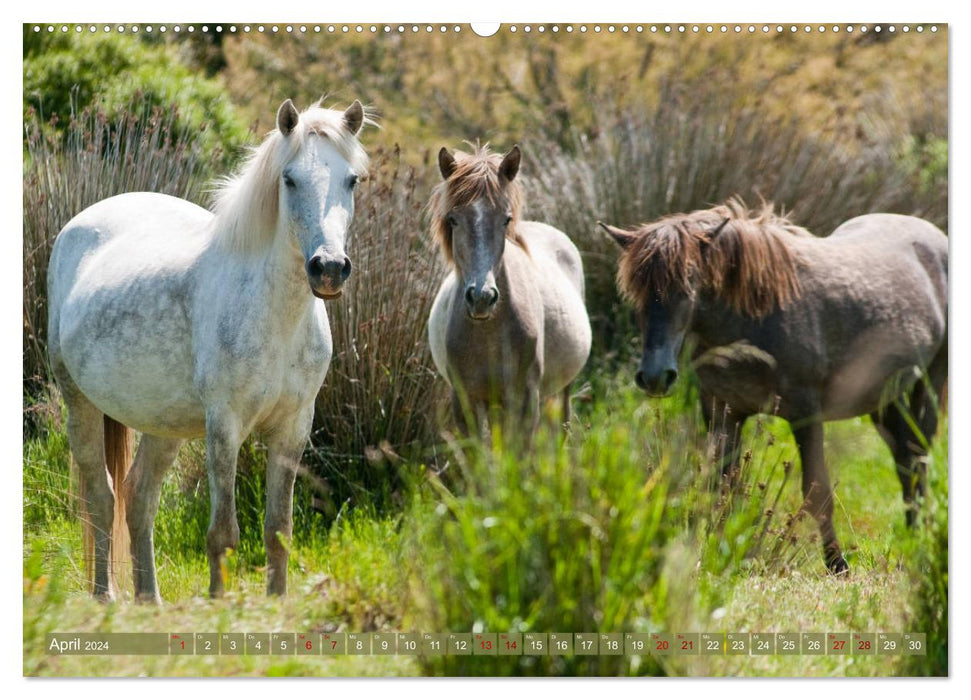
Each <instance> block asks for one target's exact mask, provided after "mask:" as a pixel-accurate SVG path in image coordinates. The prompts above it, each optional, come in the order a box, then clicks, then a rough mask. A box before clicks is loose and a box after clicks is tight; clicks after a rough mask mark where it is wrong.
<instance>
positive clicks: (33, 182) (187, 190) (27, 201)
mask: <svg viewBox="0 0 971 700" xmlns="http://www.w3.org/2000/svg"><path fill="white" fill-rule="evenodd" d="M178 114H179V111H178V107H177V106H174V105H173V106H172V107H170V108H168V109H162V108H160V107H157V106H156V107H153V106H151V105H150V104H149V103H148V102H138V101H135V102H132V104H131V105H130V106H129V108H128V109H127V110H125V111H123V112H121V113H120V114H119V116H117V117H115V118H114V119H109V118H108V117H107V116H105V114H104V112H102V111H100V110H98V109H97V108H87V109H84V110H83V111H81V112H80V113H77V114H74V115H72V117H71V119H70V122H69V123H68V125H67V127H66V128H65V129H63V131H62V130H60V129H58V128H57V127H58V124H57V117H56V116H55V117H54V118H52V119H51V121H49V122H44V121H41V119H40V118H39V117H38V115H37V114H36V113H34V112H32V111H29V112H28V115H27V118H26V121H25V124H24V171H23V192H24V194H23V198H24V231H23V235H24V240H23V264H24V340H23V353H24V368H23V382H24V404H25V406H27V405H28V404H31V403H32V402H33V399H35V398H39V397H40V396H41V395H42V394H43V390H44V385H45V384H47V383H48V382H50V381H52V379H53V378H52V377H51V374H50V368H49V366H48V361H47V347H46V341H47V264H48V261H49V260H50V255H51V249H52V247H53V245H54V239H55V237H56V236H57V234H58V232H59V231H60V230H61V228H62V227H63V226H64V225H65V224H66V223H67V222H68V221H69V220H70V219H71V218H72V217H73V216H75V215H76V214H78V213H79V212H80V211H81V210H82V209H84V208H86V207H88V206H90V205H92V204H94V203H95V202H98V201H99V200H102V199H105V198H107V197H111V196H113V195H116V194H121V193H124V192H137V191H143V190H145V191H152V192H163V193H165V194H171V195H173V196H176V197H182V198H184V199H190V200H194V201H196V200H198V199H199V197H200V194H201V190H202V187H203V185H204V183H205V181H206V179H207V178H208V177H209V176H210V175H211V173H210V172H209V171H208V163H207V160H206V159H205V158H203V156H202V153H201V151H200V149H199V147H198V142H197V139H196V133H195V132H190V131H188V130H186V129H185V128H184V127H181V128H180V127H177V126H176V124H177V123H178ZM26 418H27V415H26V414H25V420H26ZM26 427H27V426H26V423H25V428H26Z"/></svg>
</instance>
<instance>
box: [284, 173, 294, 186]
mask: <svg viewBox="0 0 971 700" xmlns="http://www.w3.org/2000/svg"><path fill="white" fill-rule="evenodd" d="M283 184H284V185H286V186H287V187H296V186H297V183H295V182H294V181H293V178H292V177H290V175H288V174H287V173H283Z"/></svg>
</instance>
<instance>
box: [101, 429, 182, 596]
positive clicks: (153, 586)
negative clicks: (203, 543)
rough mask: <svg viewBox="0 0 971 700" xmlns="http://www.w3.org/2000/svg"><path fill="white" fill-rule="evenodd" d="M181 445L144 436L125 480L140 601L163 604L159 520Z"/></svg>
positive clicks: (126, 503) (133, 562)
mask: <svg viewBox="0 0 971 700" xmlns="http://www.w3.org/2000/svg"><path fill="white" fill-rule="evenodd" d="M181 444H182V441H181V440H172V439H165V438H160V437H155V436H153V435H143V436H142V439H141V442H139V443H138V453H137V454H136V456H135V463H134V465H133V466H132V469H131V471H130V472H129V473H128V477H127V478H126V479H125V484H124V497H125V505H126V509H125V512H126V515H127V518H128V531H129V532H130V533H131V559H132V571H133V578H134V580H135V600H137V601H142V602H147V603H161V602H162V599H161V598H160V597H159V594H158V583H157V582H156V580H155V543H154V536H155V516H156V514H157V513H158V501H159V497H160V496H161V494H162V480H163V478H164V477H165V472H166V470H168V468H169V466H170V465H171V464H172V461H173V460H174V459H175V456H176V455H177V454H178V452H179V445H181ZM116 498H117V496H116Z"/></svg>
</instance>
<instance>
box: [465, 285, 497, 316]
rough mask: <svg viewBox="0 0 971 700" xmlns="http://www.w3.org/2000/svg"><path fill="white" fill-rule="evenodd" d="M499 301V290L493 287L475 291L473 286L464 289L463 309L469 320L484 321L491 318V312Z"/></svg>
mask: <svg viewBox="0 0 971 700" xmlns="http://www.w3.org/2000/svg"><path fill="white" fill-rule="evenodd" d="M497 301H499V290H498V289H497V288H496V287H495V286H494V285H487V286H483V287H481V288H479V289H476V286H475V285H474V284H470V285H469V286H468V287H466V288H465V307H466V309H467V310H468V312H469V318H471V319H473V320H474V321H485V320H487V319H489V318H491V317H492V312H493V311H494V310H495V308H496V302H497Z"/></svg>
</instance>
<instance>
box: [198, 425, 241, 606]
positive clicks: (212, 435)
mask: <svg viewBox="0 0 971 700" xmlns="http://www.w3.org/2000/svg"><path fill="white" fill-rule="evenodd" d="M242 442H243V437H242V436H241V435H240V430H239V427H238V425H237V423H236V421H235V420H233V419H232V418H231V417H230V416H225V415H215V414H212V413H210V414H209V415H208V416H207V417H206V469H207V471H208V473H209V504H210V506H209V532H208V533H207V534H206V553H207V554H208V556H209V596H210V597H212V598H218V597H220V596H222V594H223V591H224V586H225V582H224V581H223V576H222V560H223V557H224V556H225V555H226V550H227V549H236V548H237V547H238V546H239V523H237V522H236V458H237V456H238V454H239V447H240V445H241V444H242Z"/></svg>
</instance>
